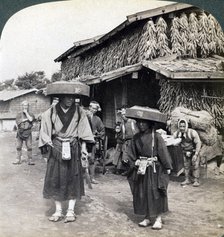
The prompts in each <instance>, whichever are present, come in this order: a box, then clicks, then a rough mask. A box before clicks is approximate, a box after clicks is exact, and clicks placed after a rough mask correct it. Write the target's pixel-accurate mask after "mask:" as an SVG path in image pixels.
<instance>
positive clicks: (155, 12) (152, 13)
mask: <svg viewBox="0 0 224 237" xmlns="http://www.w3.org/2000/svg"><path fill="white" fill-rule="evenodd" d="M191 7H193V6H192V5H190V4H186V3H167V5H165V6H162V7H158V8H154V9H150V10H147V11H142V12H138V13H135V14H132V15H128V16H127V20H125V21H124V22H123V23H121V24H120V25H119V26H117V27H116V28H114V29H113V30H111V31H110V32H108V33H107V34H105V35H103V36H102V37H99V39H97V40H95V41H94V42H92V43H89V44H87V45H82V47H80V48H77V46H76V47H75V46H73V47H72V48H70V49H69V50H67V51H66V52H65V53H63V54H62V55H60V56H59V57H58V58H56V59H55V60H54V61H55V62H60V61H61V60H62V59H64V58H65V57H67V56H69V55H70V54H71V53H72V52H74V51H75V50H76V52H75V53H74V54H73V56H74V57H76V56H78V55H80V54H82V53H84V52H86V51H88V50H90V49H92V48H94V47H96V46H98V45H100V44H102V43H103V42H105V41H106V40H108V39H109V38H111V37H112V36H114V35H116V34H117V33H118V32H120V31H121V30H123V29H124V28H126V27H127V26H129V25H131V24H132V23H133V22H136V21H140V20H144V19H147V18H151V17H156V16H160V15H164V14H168V13H171V12H175V11H179V10H183V9H187V8H191Z"/></svg>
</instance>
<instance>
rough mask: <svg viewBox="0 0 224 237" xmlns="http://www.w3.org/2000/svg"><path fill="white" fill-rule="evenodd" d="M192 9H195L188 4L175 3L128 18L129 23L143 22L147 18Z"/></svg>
mask: <svg viewBox="0 0 224 237" xmlns="http://www.w3.org/2000/svg"><path fill="white" fill-rule="evenodd" d="M167 4H168V3H167ZM190 7H193V6H192V5H190V4H186V3H174V4H170V5H166V6H163V7H158V8H155V9H151V10H147V11H142V12H138V13H136V14H132V15H129V16H127V20H128V21H129V22H134V21H137V20H143V19H146V18H150V17H155V16H159V15H163V14H167V13H170V12H174V11H179V10H183V9H186V8H190Z"/></svg>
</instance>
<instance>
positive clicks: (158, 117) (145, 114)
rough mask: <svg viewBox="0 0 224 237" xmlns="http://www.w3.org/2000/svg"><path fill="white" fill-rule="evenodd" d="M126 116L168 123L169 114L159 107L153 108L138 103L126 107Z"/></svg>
mask: <svg viewBox="0 0 224 237" xmlns="http://www.w3.org/2000/svg"><path fill="white" fill-rule="evenodd" d="M126 117H127V118H133V119H139V120H148V121H154V122H159V123H166V121H167V115H166V114H163V113H161V112H160V111H159V110H158V109H152V108H149V107H143V106H136V105H135V106H133V107H131V108H127V109H126Z"/></svg>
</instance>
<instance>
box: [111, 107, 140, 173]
mask: <svg viewBox="0 0 224 237" xmlns="http://www.w3.org/2000/svg"><path fill="white" fill-rule="evenodd" d="M119 113H120V116H121V121H120V122H119V123H117V124H116V127H115V132H116V135H115V138H116V141H117V145H116V151H115V154H114V160H113V165H114V166H115V171H114V173H115V174H121V175H123V176H126V175H127V173H128V168H129V167H128V166H129V164H128V158H127V152H126V150H127V146H128V145H129V143H130V141H131V139H132V137H133V136H134V134H136V133H137V132H138V131H139V130H138V128H137V126H136V121H135V120H133V119H130V118H127V117H126V107H125V106H123V107H122V108H121V110H120V111H119Z"/></svg>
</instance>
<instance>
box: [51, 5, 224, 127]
mask: <svg viewBox="0 0 224 237" xmlns="http://www.w3.org/2000/svg"><path fill="white" fill-rule="evenodd" d="M223 53H224V34H223V31H222V29H221V26H220V25H219V23H218V22H217V21H216V20H215V18H214V17H213V16H211V15H210V14H209V13H206V12H204V11H201V10H200V9H198V8H196V7H194V6H192V5H189V4H181V3H174V4H168V5H165V6H163V7H159V8H156V9H150V10H147V11H144V12H139V13H136V14H133V15H129V16H127V20H126V21H124V22H123V23H121V24H120V25H119V26H118V27H116V28H115V29H113V30H111V31H110V32H109V33H107V34H105V35H103V36H101V37H99V38H97V39H96V38H93V39H90V40H87V41H83V42H82V43H80V42H79V44H74V46H73V47H72V48H70V49H68V50H67V51H66V52H65V53H63V54H62V55H60V56H59V57H58V58H56V59H55V62H61V70H62V75H63V78H66V79H67V80H73V79H74V78H76V79H78V80H80V81H82V82H85V83H87V84H88V85H90V87H91V98H92V99H95V100H97V101H99V102H100V104H101V106H102V119H103V122H104V124H105V126H106V128H107V129H113V128H114V125H115V120H116V109H117V108H119V107H120V106H122V105H128V106H133V105H141V106H149V107H152V108H158V109H159V110H160V111H162V112H165V113H168V114H169V113H170V112H171V111H172V110H173V109H174V108H175V107H177V106H184V107H187V108H190V109H194V110H202V109H205V110H207V111H208V112H210V113H211V114H212V116H213V117H214V119H215V121H216V125H217V127H218V128H222V127H224V122H223V120H224V119H223V114H224V113H223V94H224V71H223V70H224V67H223V65H224V58H223V57H222V56H223Z"/></svg>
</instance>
